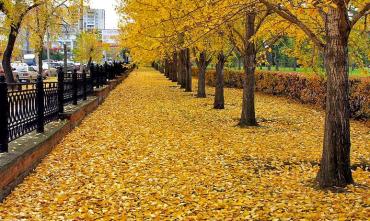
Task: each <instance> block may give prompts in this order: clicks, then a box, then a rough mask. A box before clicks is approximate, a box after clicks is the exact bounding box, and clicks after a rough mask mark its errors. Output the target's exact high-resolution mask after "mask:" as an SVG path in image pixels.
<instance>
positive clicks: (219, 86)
mask: <svg viewBox="0 0 370 221" xmlns="http://www.w3.org/2000/svg"><path fill="white" fill-rule="evenodd" d="M225 62H226V58H225V55H224V54H223V52H220V53H219V54H218V61H217V64H216V88H215V101H214V104H213V107H214V108H215V109H224V108H225V97H224V66H225Z"/></svg>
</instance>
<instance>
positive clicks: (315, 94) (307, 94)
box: [192, 68, 370, 119]
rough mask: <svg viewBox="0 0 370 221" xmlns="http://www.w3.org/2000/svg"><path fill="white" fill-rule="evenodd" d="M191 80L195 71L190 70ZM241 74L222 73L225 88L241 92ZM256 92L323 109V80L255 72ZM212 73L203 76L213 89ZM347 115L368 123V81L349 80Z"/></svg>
mask: <svg viewBox="0 0 370 221" xmlns="http://www.w3.org/2000/svg"><path fill="white" fill-rule="evenodd" d="M192 73H193V75H194V76H197V75H198V70H197V69H196V68H193V71H192ZM243 75H244V72H242V71H233V70H225V73H224V79H225V87H232V88H243ZM255 75H256V91H260V92H263V93H267V94H272V95H278V96H284V97H288V98H291V99H294V100H296V101H299V102H301V103H304V104H313V105H316V106H319V107H321V108H323V109H324V108H325V99H326V79H323V78H320V77H317V76H307V75H303V74H299V73H282V72H272V71H256V74H255ZM215 79H216V71H215V70H209V71H207V73H206V82H207V84H208V85H210V86H213V87H214V86H215V82H216V80H215ZM349 84H350V111H351V117H352V118H355V119H368V118H369V116H370V101H369V98H370V77H366V78H350V81H349Z"/></svg>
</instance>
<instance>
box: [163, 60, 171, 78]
mask: <svg viewBox="0 0 370 221" xmlns="http://www.w3.org/2000/svg"><path fill="white" fill-rule="evenodd" d="M163 66H164V75H165V76H166V78H170V69H169V67H170V64H169V61H168V59H167V58H166V59H165V60H164V64H163Z"/></svg>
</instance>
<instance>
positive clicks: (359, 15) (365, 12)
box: [351, 3, 370, 28]
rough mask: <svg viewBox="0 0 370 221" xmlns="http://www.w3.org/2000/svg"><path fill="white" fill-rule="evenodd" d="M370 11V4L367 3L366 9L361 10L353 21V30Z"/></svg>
mask: <svg viewBox="0 0 370 221" xmlns="http://www.w3.org/2000/svg"><path fill="white" fill-rule="evenodd" d="M369 11H370V3H366V5H365V7H364V8H363V9H361V10H360V11H359V12H358V13H357V14H356V15H355V16H354V17H353V19H352V21H351V28H352V27H353V26H354V25H355V24H356V23H357V22H358V21H359V20H360V19H361V18H362V17H363V16H365V15H366V14H368V13H369Z"/></svg>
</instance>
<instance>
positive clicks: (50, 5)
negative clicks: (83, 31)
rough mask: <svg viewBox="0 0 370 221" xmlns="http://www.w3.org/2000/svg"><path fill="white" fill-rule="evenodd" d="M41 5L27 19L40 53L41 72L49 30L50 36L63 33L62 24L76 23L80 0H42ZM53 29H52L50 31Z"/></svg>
mask: <svg viewBox="0 0 370 221" xmlns="http://www.w3.org/2000/svg"><path fill="white" fill-rule="evenodd" d="M42 3H43V4H41V5H40V6H39V7H37V8H36V9H35V10H34V13H30V14H29V15H28V16H27V18H26V21H25V24H26V26H27V28H28V29H29V30H30V31H31V42H32V44H33V47H34V48H35V51H36V52H37V54H38V67H39V73H40V74H41V73H42V52H43V48H44V39H45V36H46V34H47V32H48V34H49V36H50V37H52V38H53V37H57V35H58V34H60V33H61V27H62V24H64V23H68V24H75V23H76V21H77V20H78V13H77V10H78V7H79V5H78V4H79V3H80V2H79V0H42ZM50 30H52V31H50Z"/></svg>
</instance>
